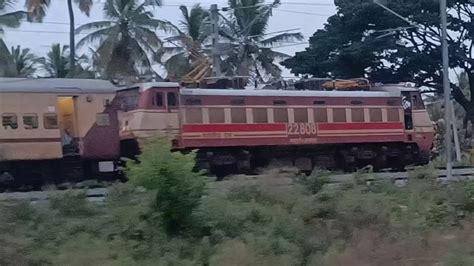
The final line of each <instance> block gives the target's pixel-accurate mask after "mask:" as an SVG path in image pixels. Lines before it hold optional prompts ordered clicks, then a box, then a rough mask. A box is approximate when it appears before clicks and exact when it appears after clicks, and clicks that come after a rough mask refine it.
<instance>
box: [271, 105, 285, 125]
mask: <svg viewBox="0 0 474 266" xmlns="http://www.w3.org/2000/svg"><path fill="white" fill-rule="evenodd" d="M273 119H274V120H275V123H288V109H286V108H274V109H273Z"/></svg>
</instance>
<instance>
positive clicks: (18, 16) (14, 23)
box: [0, 11, 28, 28]
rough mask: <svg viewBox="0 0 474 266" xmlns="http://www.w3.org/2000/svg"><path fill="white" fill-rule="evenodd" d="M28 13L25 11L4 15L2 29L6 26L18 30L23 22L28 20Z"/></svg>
mask: <svg viewBox="0 0 474 266" xmlns="http://www.w3.org/2000/svg"><path fill="white" fill-rule="evenodd" d="M27 15H28V13H26V12H24V11H15V12H9V13H4V14H1V15H0V27H1V26H5V27H9V28H18V27H19V26H20V24H21V20H23V19H24V18H26V17H27Z"/></svg>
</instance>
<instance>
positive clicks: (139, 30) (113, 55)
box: [76, 0, 172, 78]
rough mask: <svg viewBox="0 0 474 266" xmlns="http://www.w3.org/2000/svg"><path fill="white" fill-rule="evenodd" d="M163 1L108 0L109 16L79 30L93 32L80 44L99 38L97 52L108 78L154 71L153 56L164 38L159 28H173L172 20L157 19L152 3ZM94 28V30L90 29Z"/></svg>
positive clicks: (106, 14) (106, 13)
mask: <svg viewBox="0 0 474 266" xmlns="http://www.w3.org/2000/svg"><path fill="white" fill-rule="evenodd" d="M156 5H161V2H160V1H157V0H155V1H153V2H152V1H144V2H143V3H139V2H138V0H106V2H105V4H104V13H105V16H106V17H107V18H108V20H105V21H97V22H91V23H87V24H85V25H82V26H80V27H79V28H77V29H76V33H83V32H86V31H87V32H89V33H88V34H87V35H86V36H85V37H84V38H82V39H81V40H80V41H79V42H78V44H77V46H78V47H81V46H84V45H85V44H86V43H94V42H96V41H98V42H99V46H98V48H97V50H96V51H97V53H98V54H100V56H101V58H102V60H101V63H102V64H103V65H101V67H104V68H105V69H106V75H107V77H108V78H113V77H114V76H115V77H116V76H122V77H123V76H136V75H137V73H138V72H143V71H151V70H152V61H151V60H150V56H152V55H154V54H156V53H158V51H159V49H160V48H161V47H162V41H161V40H160V38H158V36H157V35H156V34H155V31H156V30H157V29H161V30H165V31H169V30H172V27H171V24H170V23H169V22H166V21H163V20H159V19H154V18H153V14H152V12H150V11H149V7H150V6H156ZM90 31H92V32H90Z"/></svg>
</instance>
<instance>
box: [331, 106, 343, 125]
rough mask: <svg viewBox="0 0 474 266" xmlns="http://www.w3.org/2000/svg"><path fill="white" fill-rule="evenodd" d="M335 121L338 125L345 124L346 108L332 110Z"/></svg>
mask: <svg viewBox="0 0 474 266" xmlns="http://www.w3.org/2000/svg"><path fill="white" fill-rule="evenodd" d="M332 113H333V116H334V117H333V121H334V122H337V123H345V122H346V121H347V120H346V109H345V108H334V109H333V110H332Z"/></svg>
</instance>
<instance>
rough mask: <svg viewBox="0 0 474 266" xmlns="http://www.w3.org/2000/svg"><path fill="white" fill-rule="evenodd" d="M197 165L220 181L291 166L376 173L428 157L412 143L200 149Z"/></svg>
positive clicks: (425, 161) (397, 168) (309, 169)
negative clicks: (235, 176) (365, 168)
mask: <svg viewBox="0 0 474 266" xmlns="http://www.w3.org/2000/svg"><path fill="white" fill-rule="evenodd" d="M196 161H197V163H196V165H197V167H198V168H200V169H205V170H207V171H208V172H209V173H211V174H214V175H216V176H217V177H218V178H222V177H224V176H226V175H228V174H231V173H244V174H247V173H252V172H254V171H255V170H256V169H258V168H260V167H284V166H294V167H297V168H299V169H300V170H301V171H311V170H313V169H314V168H321V169H327V170H332V171H334V170H342V171H345V172H354V171H356V170H357V169H359V168H363V167H365V166H367V165H372V166H373V168H374V170H375V171H378V170H381V169H385V168H391V169H393V170H404V168H405V167H406V166H407V165H413V164H415V165H422V164H427V163H428V162H429V154H424V153H423V152H420V149H419V148H418V146H417V145H416V144H415V143H379V144H360V143H352V144H351V143H346V144H335V145H311V146H259V147H226V148H206V149H199V151H198V153H197V156H196Z"/></svg>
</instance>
